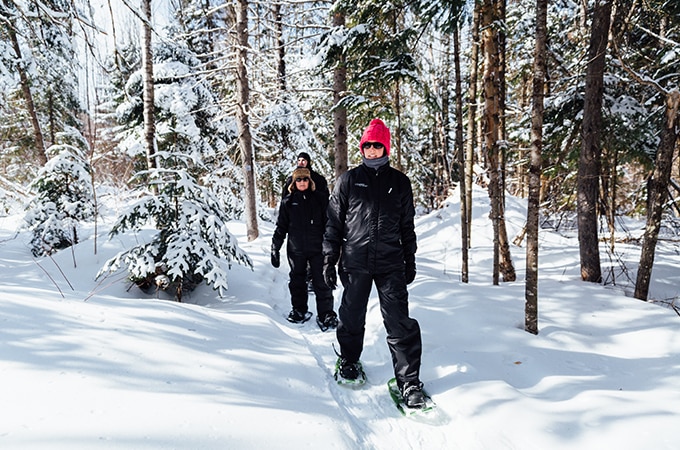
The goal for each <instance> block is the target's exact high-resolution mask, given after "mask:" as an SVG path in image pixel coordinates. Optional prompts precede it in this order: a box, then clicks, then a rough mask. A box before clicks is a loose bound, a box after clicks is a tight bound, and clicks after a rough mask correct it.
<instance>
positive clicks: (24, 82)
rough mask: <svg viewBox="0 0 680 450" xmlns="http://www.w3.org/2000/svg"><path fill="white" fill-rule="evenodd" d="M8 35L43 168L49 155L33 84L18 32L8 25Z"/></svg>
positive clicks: (39, 160)
mask: <svg viewBox="0 0 680 450" xmlns="http://www.w3.org/2000/svg"><path fill="white" fill-rule="evenodd" d="M7 33H8V35H9V38H10V39H11V41H12V47H13V48H14V53H16V56H17V62H18V63H17V64H16V70H17V72H19V81H20V82H21V92H22V93H23V95H24V100H25V101H26V109H27V110H28V115H29V116H30V118H31V125H32V126H33V138H34V139H35V148H36V151H37V152H38V155H37V156H38V162H39V163H40V165H41V166H44V165H45V164H47V153H46V152H45V150H46V149H45V140H44V138H43V134H42V129H41V128H40V121H39V120H38V112H37V111H36V109H35V103H34V102H33V94H32V93H31V83H30V81H29V79H28V75H27V74H26V71H25V70H24V66H25V65H24V63H23V62H22V61H23V55H22V54H21V47H20V46H19V41H18V40H17V35H16V32H15V31H14V28H13V25H11V24H7Z"/></svg>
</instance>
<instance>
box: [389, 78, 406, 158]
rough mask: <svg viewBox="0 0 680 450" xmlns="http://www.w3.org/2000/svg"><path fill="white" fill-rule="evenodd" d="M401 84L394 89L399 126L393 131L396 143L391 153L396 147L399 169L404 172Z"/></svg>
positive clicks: (394, 142) (395, 109)
mask: <svg viewBox="0 0 680 450" xmlns="http://www.w3.org/2000/svg"><path fill="white" fill-rule="evenodd" d="M400 94H401V83H400V82H399V80H397V81H396V83H395V87H394V112H395V116H396V119H397V126H396V127H395V128H396V129H395V130H393V131H392V137H393V138H394V141H393V143H392V147H391V149H390V151H393V150H394V147H396V148H397V155H396V156H397V169H399V170H402V171H403V170H404V167H403V165H402V164H401V95H400Z"/></svg>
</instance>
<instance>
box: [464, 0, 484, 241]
mask: <svg viewBox="0 0 680 450" xmlns="http://www.w3.org/2000/svg"><path fill="white" fill-rule="evenodd" d="M480 9H481V4H480V2H477V1H476V2H475V6H474V11H473V18H472V38H471V42H472V49H471V51H470V53H471V55H470V85H469V88H468V121H467V139H468V140H467V145H466V147H465V208H466V214H465V216H466V217H467V223H466V225H467V236H468V241H467V247H468V248H470V245H471V234H472V168H473V165H474V159H475V143H476V142H477V83H478V81H479V80H478V77H479V75H478V73H477V67H478V66H479V45H480V40H479V20H480V18H479V16H480Z"/></svg>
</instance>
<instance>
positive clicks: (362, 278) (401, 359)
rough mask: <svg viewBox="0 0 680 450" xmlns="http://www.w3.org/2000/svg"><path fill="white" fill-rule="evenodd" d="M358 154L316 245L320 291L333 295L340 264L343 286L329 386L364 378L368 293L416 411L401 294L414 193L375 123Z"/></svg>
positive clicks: (418, 395) (414, 336) (411, 335)
mask: <svg viewBox="0 0 680 450" xmlns="http://www.w3.org/2000/svg"><path fill="white" fill-rule="evenodd" d="M359 150H360V151H361V155H362V156H363V163H362V164H361V165H359V166H357V167H355V168H354V169H351V170H349V171H347V172H345V173H344V174H343V175H341V176H340V177H339V178H338V180H337V182H336V184H335V188H334V189H333V193H332V195H331V198H330V203H329V205H328V221H327V223H326V231H325V233H324V240H323V256H324V268H323V270H324V279H325V281H326V284H327V285H328V286H329V287H330V288H331V289H335V288H336V285H337V273H336V267H335V266H336V264H339V274H340V281H341V283H342V286H343V293H342V300H341V304H340V308H339V309H338V314H339V325H338V328H337V331H336V336H337V340H338V344H339V346H340V354H339V358H338V363H337V367H338V369H337V371H336V378H338V380H339V381H341V380H340V379H344V380H345V381H347V380H350V382H351V380H357V379H359V380H361V379H363V378H365V375H364V373H363V369H362V367H361V363H360V362H359V358H360V356H361V352H362V350H363V342H364V332H365V325H366V310H367V307H368V298H369V295H370V293H371V288H372V286H373V285H375V287H376V288H377V290H378V298H379V301H380V311H381V313H382V317H383V323H384V324H385V329H386V330H387V344H388V347H389V349H390V353H391V354H392V363H393V366H394V375H395V378H396V379H397V384H398V386H399V388H400V390H401V393H402V396H403V397H404V401H405V403H406V405H407V406H408V407H410V408H422V407H423V406H424V405H425V398H424V395H423V391H422V388H423V385H422V383H421V381H420V362H421V354H422V340H421V335H420V325H419V324H418V321H417V320H415V319H413V318H411V317H410V316H409V308H408V290H407V287H406V286H407V285H408V284H410V283H411V282H412V281H413V280H414V278H415V276H416V263H415V254H416V249H417V243H416V233H415V226H414V217H415V209H414V205H413V190H412V188H411V182H410V180H409V179H408V177H407V176H406V175H404V174H403V173H402V172H400V171H398V170H397V169H395V168H393V167H391V166H390V163H389V156H390V130H389V129H388V128H387V126H385V124H384V123H383V121H382V120H380V119H373V120H371V122H370V123H369V125H368V127H367V128H366V130H365V131H364V133H363V135H362V136H361V141H360V142H359Z"/></svg>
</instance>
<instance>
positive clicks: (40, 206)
mask: <svg viewBox="0 0 680 450" xmlns="http://www.w3.org/2000/svg"><path fill="white" fill-rule="evenodd" d="M57 138H58V141H60V142H62V143H59V144H55V145H53V146H51V147H50V148H48V149H47V155H48V156H50V159H49V160H48V161H47V164H46V165H45V166H44V167H42V168H41V169H40V171H39V172H38V176H37V177H36V179H35V180H34V181H33V183H31V189H32V190H33V191H35V192H36V194H35V196H34V197H33V198H32V199H31V200H30V202H29V205H28V208H27V213H26V215H25V216H24V221H25V225H26V227H28V228H29V229H30V230H31V231H32V232H33V239H32V240H31V251H32V253H33V254H34V255H35V256H41V255H49V254H52V253H54V252H55V251H56V250H59V249H63V248H67V247H70V246H71V245H74V244H77V243H78V240H79V238H78V223H79V222H82V221H86V220H90V219H92V218H94V216H95V214H96V211H95V199H94V191H93V188H92V178H91V173H90V165H89V163H88V161H87V158H86V156H85V154H84V153H83V152H82V151H81V150H80V148H79V147H84V146H86V143H85V139H84V138H83V137H82V135H81V134H80V133H79V132H78V131H77V130H75V129H71V128H68V127H67V131H66V132H64V133H59V134H58V136H57Z"/></svg>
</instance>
